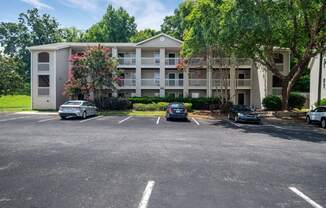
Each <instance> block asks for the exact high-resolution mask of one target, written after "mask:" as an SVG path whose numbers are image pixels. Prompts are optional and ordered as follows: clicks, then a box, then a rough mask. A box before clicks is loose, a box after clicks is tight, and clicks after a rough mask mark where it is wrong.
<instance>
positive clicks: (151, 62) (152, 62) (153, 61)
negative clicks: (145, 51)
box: [141, 57, 160, 66]
mask: <svg viewBox="0 0 326 208" xmlns="http://www.w3.org/2000/svg"><path fill="white" fill-rule="evenodd" d="M141 64H142V65H143V66H160V59H159V58H155V57H149V58H148V57H142V58H141Z"/></svg>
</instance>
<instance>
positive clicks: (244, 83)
mask: <svg viewBox="0 0 326 208" xmlns="http://www.w3.org/2000/svg"><path fill="white" fill-rule="evenodd" d="M236 86H237V87H238V88H239V87H240V88H241V87H245V88H249V87H251V79H236Z"/></svg>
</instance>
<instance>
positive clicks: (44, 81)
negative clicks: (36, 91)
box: [38, 75, 50, 87]
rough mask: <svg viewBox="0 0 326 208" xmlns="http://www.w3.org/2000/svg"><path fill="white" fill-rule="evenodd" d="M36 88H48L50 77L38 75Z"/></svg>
mask: <svg viewBox="0 0 326 208" xmlns="http://www.w3.org/2000/svg"><path fill="white" fill-rule="evenodd" d="M38 87H50V76H49V75H38Z"/></svg>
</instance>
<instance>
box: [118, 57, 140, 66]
mask: <svg viewBox="0 0 326 208" xmlns="http://www.w3.org/2000/svg"><path fill="white" fill-rule="evenodd" d="M118 61H119V65H127V66H128V65H136V58H135V57H128V58H119V59H118Z"/></svg>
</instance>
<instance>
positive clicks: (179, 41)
mask: <svg viewBox="0 0 326 208" xmlns="http://www.w3.org/2000/svg"><path fill="white" fill-rule="evenodd" d="M161 36H164V37H166V38H169V39H171V40H174V41H176V42H178V43H180V44H182V43H183V42H182V41H181V40H179V39H176V38H174V37H172V36H170V35H167V34H165V33H160V34H158V35H155V36H153V37H151V38H148V39H146V40H143V41H140V42H139V43H137V44H136V46H139V45H142V44H144V43H147V42H149V41H151V40H154V39H156V38H159V37H161Z"/></svg>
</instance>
